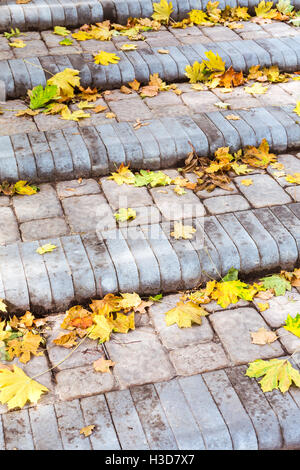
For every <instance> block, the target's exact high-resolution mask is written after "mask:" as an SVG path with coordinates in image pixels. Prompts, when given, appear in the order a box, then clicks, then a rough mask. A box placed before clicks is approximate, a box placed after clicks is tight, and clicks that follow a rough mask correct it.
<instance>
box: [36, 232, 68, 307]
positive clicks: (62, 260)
mask: <svg viewBox="0 0 300 470" xmlns="http://www.w3.org/2000/svg"><path fill="white" fill-rule="evenodd" d="M47 243H51V244H53V245H56V246H57V248H55V249H54V250H53V251H52V252H51V253H45V254H44V255H40V256H43V259H44V262H45V265H46V269H47V272H48V276H49V280H50V285H51V291H52V295H53V300H54V303H55V306H56V308H57V309H58V311H59V309H64V308H65V307H66V306H68V305H69V304H70V302H72V301H73V299H74V288H73V282H72V273H71V269H70V266H69V264H68V262H67V260H66V257H65V254H64V252H63V249H62V246H61V242H60V240H59V239H58V238H54V239H53V238H52V239H46V240H43V241H42V242H41V241H39V245H40V246H42V245H44V244H47Z"/></svg>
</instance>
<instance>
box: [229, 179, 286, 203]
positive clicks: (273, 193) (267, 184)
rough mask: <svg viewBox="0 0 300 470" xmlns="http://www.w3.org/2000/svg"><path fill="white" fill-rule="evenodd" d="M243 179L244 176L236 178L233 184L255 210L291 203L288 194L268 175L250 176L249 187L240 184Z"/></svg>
mask: <svg viewBox="0 0 300 470" xmlns="http://www.w3.org/2000/svg"><path fill="white" fill-rule="evenodd" d="M243 179H245V177H244V176H237V177H236V178H234V182H235V183H236V184H237V186H238V188H239V190H240V191H241V192H242V193H243V195H244V196H245V197H246V198H247V199H248V201H249V202H250V204H252V206H254V207H255V208H258V207H266V206H275V205H276V204H286V203H289V202H291V199H290V197H289V196H288V194H287V193H286V192H285V191H284V190H283V189H282V188H281V187H280V185H279V184H278V183H276V181H274V179H273V178H271V177H270V176H269V175H265V174H261V175H251V179H252V181H253V184H251V185H250V186H245V185H243V184H242V183H241V181H242V180H243ZM258 188H259V191H258Z"/></svg>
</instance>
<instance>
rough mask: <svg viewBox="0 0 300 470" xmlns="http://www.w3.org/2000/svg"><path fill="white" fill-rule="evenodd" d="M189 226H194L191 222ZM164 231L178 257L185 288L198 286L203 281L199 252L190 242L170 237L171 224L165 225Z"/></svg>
mask: <svg viewBox="0 0 300 470" xmlns="http://www.w3.org/2000/svg"><path fill="white" fill-rule="evenodd" d="M188 224H189V226H193V224H192V222H190V221H188ZM172 225H173V224H172ZM173 228H174V227H173ZM194 228H195V227H194ZM162 229H163V230H164V233H165V235H166V237H167V238H168V240H169V242H170V244H171V245H172V247H173V249H174V251H175V252H176V255H177V257H178V260H179V263H180V267H181V277H182V283H183V288H184V289H189V288H190V287H191V286H195V285H198V284H199V281H200V279H201V265H200V261H199V258H198V255H197V252H196V251H195V250H194V249H193V246H192V245H191V243H190V241H189V240H183V239H181V240H180V239H179V240H176V239H175V238H173V237H172V236H171V235H170V223H163V224H162Z"/></svg>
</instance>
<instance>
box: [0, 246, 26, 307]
mask: <svg viewBox="0 0 300 470" xmlns="http://www.w3.org/2000/svg"><path fill="white" fill-rule="evenodd" d="M0 273H1V276H2V281H3V287H4V293H5V295H4V298H5V299H6V300H7V301H8V302H10V303H11V304H12V305H13V306H15V312H14V313H17V311H20V310H23V311H24V310H25V311H26V310H29V296H28V288H27V283H26V279H25V274H24V269H23V266H22V261H21V258H20V253H19V250H18V246H17V244H16V243H14V244H12V245H8V246H5V247H4V246H0Z"/></svg>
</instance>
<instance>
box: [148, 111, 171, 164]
mask: <svg viewBox="0 0 300 470" xmlns="http://www.w3.org/2000/svg"><path fill="white" fill-rule="evenodd" d="M147 127H148V129H149V130H150V132H152V134H153V136H154V137H155V139H156V141H157V143H158V146H159V149H160V155H162V156H163V158H162V159H161V160H162V164H161V166H164V167H172V166H174V165H176V163H177V161H178V156H177V154H176V141H175V138H174V137H173V136H172V134H171V133H170V132H169V129H168V127H167V125H166V122H165V121H164V122H163V121H161V120H158V119H152V120H151V121H150V123H149V126H147Z"/></svg>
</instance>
